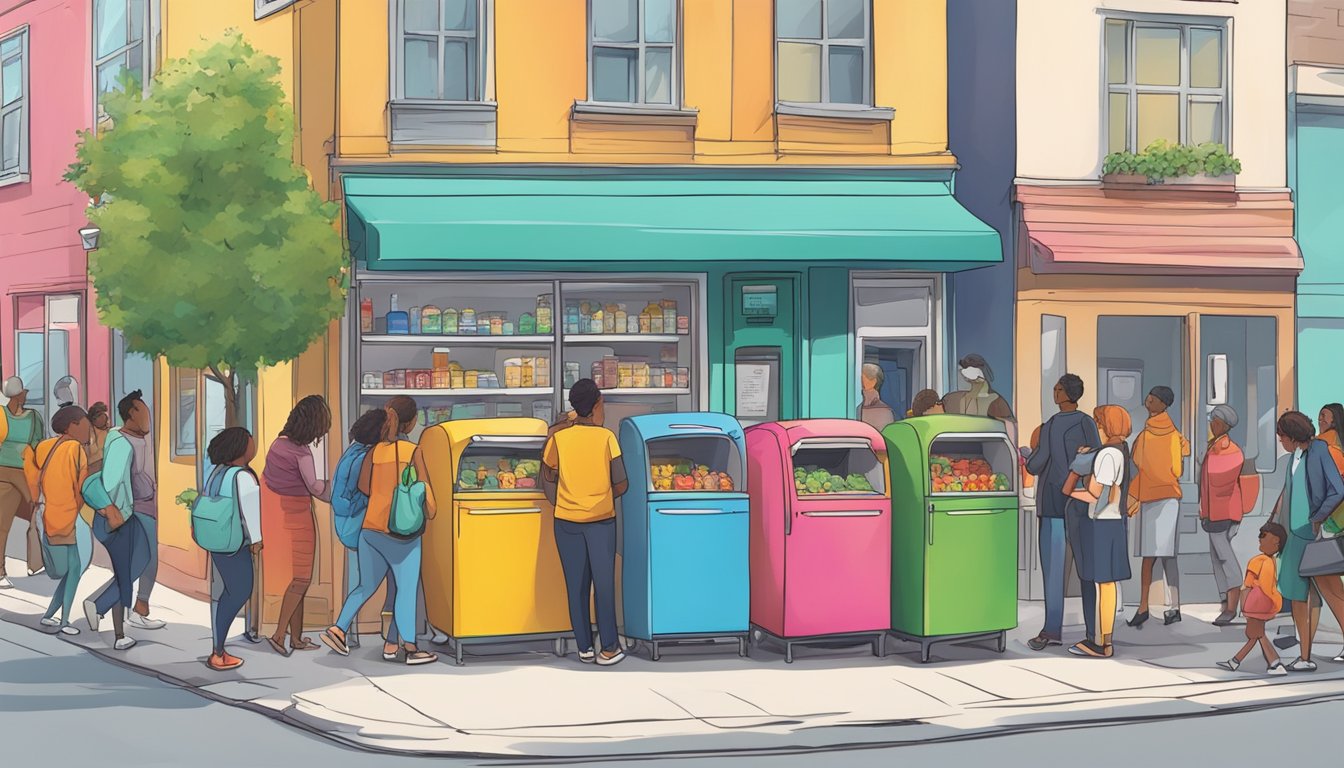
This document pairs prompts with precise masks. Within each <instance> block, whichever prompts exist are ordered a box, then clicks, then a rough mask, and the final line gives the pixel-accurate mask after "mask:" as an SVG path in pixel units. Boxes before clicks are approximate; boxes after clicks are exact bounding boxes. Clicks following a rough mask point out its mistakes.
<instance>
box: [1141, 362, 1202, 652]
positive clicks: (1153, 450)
mask: <svg viewBox="0 0 1344 768" xmlns="http://www.w3.org/2000/svg"><path fill="white" fill-rule="evenodd" d="M1174 402H1176V393H1174V392H1172V391H1171V388H1170V387H1153V389H1152V391H1151V392H1149V393H1148V398H1147V399H1146V400H1145V401H1144V403H1143V406H1144V408H1146V409H1147V410H1148V422H1147V423H1146V424H1144V427H1143V431H1142V432H1140V433H1139V435H1138V437H1136V438H1134V449H1133V450H1134V466H1136V467H1137V468H1138V474H1137V475H1135V477H1134V482H1133V484H1131V485H1130V486H1129V495H1130V499H1131V500H1132V501H1131V504H1130V509H1129V514H1130V515H1133V514H1135V511H1136V507H1135V506H1134V503H1137V512H1138V515H1139V538H1138V552H1136V553H1135V554H1137V555H1138V556H1139V557H1141V558H1143V570H1142V571H1141V575H1140V577H1141V582H1142V587H1141V588H1140V590H1139V608H1138V611H1137V612H1136V613H1135V614H1134V618H1132V619H1130V620H1129V626H1131V627H1141V626H1143V623H1144V622H1146V621H1148V616H1149V614H1148V593H1149V592H1151V591H1152V586H1153V567H1154V566H1155V565H1157V564H1158V563H1161V565H1162V575H1163V580H1164V581H1166V584H1167V612H1166V613H1165V614H1163V616H1162V623H1163V624H1175V623H1176V622H1178V621H1180V620H1181V572H1180V568H1179V566H1178V564H1177V558H1176V555H1177V552H1176V544H1177V540H1178V538H1179V537H1178V536H1177V530H1178V528H1179V524H1180V518H1181V475H1183V474H1184V473H1185V458H1186V457H1187V456H1189V455H1190V441H1188V440H1186V439H1185V437H1184V436H1183V435H1181V433H1180V432H1178V431H1177V429H1176V424H1175V422H1173V421H1172V420H1171V415H1170V414H1169V413H1167V409H1168V408H1170V407H1171V405H1172V403H1174Z"/></svg>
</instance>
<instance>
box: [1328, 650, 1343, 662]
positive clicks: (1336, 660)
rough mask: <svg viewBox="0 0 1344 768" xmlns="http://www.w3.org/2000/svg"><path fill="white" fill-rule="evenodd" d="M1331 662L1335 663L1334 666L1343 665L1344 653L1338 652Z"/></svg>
mask: <svg viewBox="0 0 1344 768" xmlns="http://www.w3.org/2000/svg"><path fill="white" fill-rule="evenodd" d="M1331 661H1333V662H1335V663H1336V664H1344V651H1340V652H1339V655H1338V656H1336V657H1335V658H1333V659H1331Z"/></svg>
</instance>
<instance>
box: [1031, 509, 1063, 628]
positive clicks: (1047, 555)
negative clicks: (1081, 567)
mask: <svg viewBox="0 0 1344 768" xmlns="http://www.w3.org/2000/svg"><path fill="white" fill-rule="evenodd" d="M1037 522H1038V523H1039V524H1040V535H1039V540H1038V545H1039V547H1040V554H1041V582H1042V586H1044V587H1045V627H1044V628H1043V629H1042V630H1041V634H1043V635H1047V636H1049V637H1051V638H1053V639H1055V640H1059V639H1061V638H1062V637H1063V636H1064V543H1065V538H1064V518H1062V517H1042V518H1039V519H1038V521H1037Z"/></svg>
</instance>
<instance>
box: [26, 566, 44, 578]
mask: <svg viewBox="0 0 1344 768" xmlns="http://www.w3.org/2000/svg"><path fill="white" fill-rule="evenodd" d="M45 570H47V568H46V566H42V567H41V568H38V569H37V570H36V571H29V572H28V575H29V576H36V575H37V574H39V573H41V572H43V571H45Z"/></svg>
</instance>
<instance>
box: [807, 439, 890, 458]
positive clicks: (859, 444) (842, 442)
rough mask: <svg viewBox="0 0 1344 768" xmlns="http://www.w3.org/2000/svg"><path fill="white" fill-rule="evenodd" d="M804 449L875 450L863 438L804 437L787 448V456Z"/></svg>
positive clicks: (867, 440) (869, 441)
mask: <svg viewBox="0 0 1344 768" xmlns="http://www.w3.org/2000/svg"><path fill="white" fill-rule="evenodd" d="M804 448H817V449H827V448H862V449H863V450H867V451H872V450H875V447H874V445H873V441H871V440H869V439H867V438H863V437H805V438H803V439H802V440H799V441H798V442H796V443H794V444H793V445H791V446H789V455H790V456H796V455H798V451H800V450H802V449H804Z"/></svg>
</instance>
